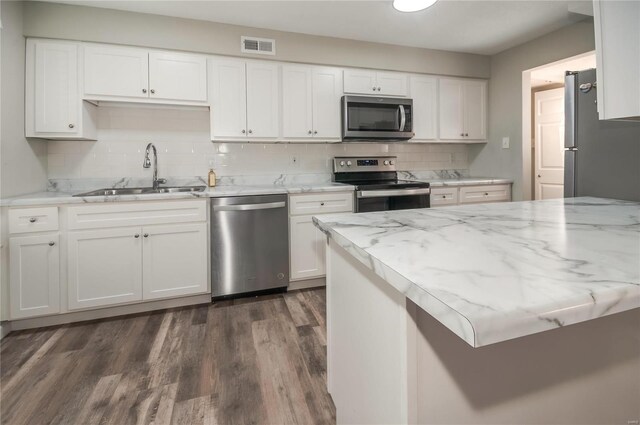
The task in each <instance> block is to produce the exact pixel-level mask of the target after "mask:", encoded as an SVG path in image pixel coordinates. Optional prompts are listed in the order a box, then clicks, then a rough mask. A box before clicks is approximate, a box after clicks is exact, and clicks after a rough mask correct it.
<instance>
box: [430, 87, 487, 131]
mask: <svg viewBox="0 0 640 425" xmlns="http://www.w3.org/2000/svg"><path fill="white" fill-rule="evenodd" d="M439 87H440V96H439V97H440V102H439V105H440V107H439V115H440V139H443V140H484V139H486V138H487V82H486V81H482V80H464V79H454V78H440V84H439Z"/></svg>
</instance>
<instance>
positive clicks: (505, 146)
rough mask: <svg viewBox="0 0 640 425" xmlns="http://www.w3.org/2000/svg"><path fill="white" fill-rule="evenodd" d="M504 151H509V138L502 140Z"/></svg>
mask: <svg viewBox="0 0 640 425" xmlns="http://www.w3.org/2000/svg"><path fill="white" fill-rule="evenodd" d="M502 149H509V138H508V137H503V138H502Z"/></svg>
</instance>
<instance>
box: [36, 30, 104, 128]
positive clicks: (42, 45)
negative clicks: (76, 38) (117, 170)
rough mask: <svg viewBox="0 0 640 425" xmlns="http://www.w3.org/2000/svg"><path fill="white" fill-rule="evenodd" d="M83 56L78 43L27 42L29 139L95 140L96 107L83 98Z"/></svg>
mask: <svg viewBox="0 0 640 425" xmlns="http://www.w3.org/2000/svg"><path fill="white" fill-rule="evenodd" d="M79 57H80V51H79V47H78V45H77V44H75V43H67V42H63V41H48V40H35V39H29V40H27V53H26V73H25V80H26V85H25V97H26V101H25V135H26V137H40V138H44V139H65V140H74V139H75V140H78V139H80V140H95V137H96V130H95V122H96V117H95V111H94V109H95V108H94V106H93V105H90V104H86V103H84V102H83V101H82V99H81V97H80V90H79V87H80V85H81V83H82V79H81V78H80V77H81V76H80V75H79V72H78V68H79V63H80V62H79Z"/></svg>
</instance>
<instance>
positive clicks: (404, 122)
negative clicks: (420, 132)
mask: <svg viewBox="0 0 640 425" xmlns="http://www.w3.org/2000/svg"><path fill="white" fill-rule="evenodd" d="M398 108H400V131H404V125H405V124H406V122H407V116H406V115H405V113H404V105H399V106H398Z"/></svg>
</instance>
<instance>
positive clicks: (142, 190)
mask: <svg viewBox="0 0 640 425" xmlns="http://www.w3.org/2000/svg"><path fill="white" fill-rule="evenodd" d="M205 189H206V186H169V187H159V188H157V189H154V188H153V187H122V188H115V189H112V188H109V189H98V190H93V191H91V192H85V193H78V194H77V195H73V196H117V195H152V194H158V193H184V192H187V193H189V192H204V190H205Z"/></svg>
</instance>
